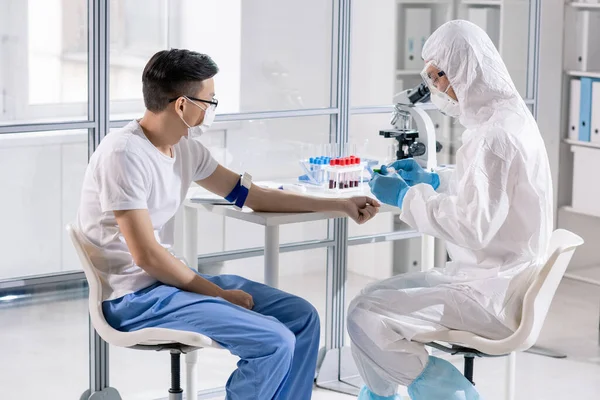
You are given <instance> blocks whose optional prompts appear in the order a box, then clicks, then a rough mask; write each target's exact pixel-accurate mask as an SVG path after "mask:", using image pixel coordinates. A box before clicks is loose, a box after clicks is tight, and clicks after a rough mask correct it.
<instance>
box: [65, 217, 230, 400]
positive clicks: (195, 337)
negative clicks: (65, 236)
mask: <svg viewBox="0 0 600 400" xmlns="http://www.w3.org/2000/svg"><path fill="white" fill-rule="evenodd" d="M67 231H68V232H69V236H70V237H71V240H72V241H73V245H74V246H75V250H76V251H77V255H78V256H79V260H80V261H81V265H82V267H83V271H84V272H85V277H86V279H87V282H88V286H89V311H90V319H91V321H92V325H93V326H94V328H95V329H96V332H98V335H100V337H101V338H102V339H104V341H106V342H107V343H109V344H111V345H113V346H118V347H128V348H131V349H137V350H154V351H169V352H170V353H171V388H170V389H169V400H181V399H183V390H182V389H181V385H180V381H181V377H180V354H185V355H186V357H185V361H186V366H187V368H186V372H187V373H186V378H187V379H186V397H187V398H188V399H195V398H196V396H197V393H198V389H197V383H196V380H197V379H198V369H197V360H198V352H197V350H198V349H201V348H203V347H215V348H221V347H220V346H219V345H218V344H217V343H216V342H214V341H213V340H212V339H210V338H208V337H206V336H204V335H200V334H198V333H194V332H186V331H179V330H173V329H164V328H145V329H140V330H137V331H134V332H120V331H118V330H116V329H113V328H112V327H111V326H110V325H109V324H108V322H106V319H104V314H103V313H102V284H101V281H100V277H99V276H98V273H97V272H96V270H95V269H94V267H93V265H92V262H91V260H90V257H89V256H88V253H87V251H86V249H85V247H84V245H83V241H82V240H81V238H80V233H79V232H78V231H77V229H76V228H75V227H74V226H72V225H67ZM92 395H93V393H92ZM100 398H104V397H100Z"/></svg>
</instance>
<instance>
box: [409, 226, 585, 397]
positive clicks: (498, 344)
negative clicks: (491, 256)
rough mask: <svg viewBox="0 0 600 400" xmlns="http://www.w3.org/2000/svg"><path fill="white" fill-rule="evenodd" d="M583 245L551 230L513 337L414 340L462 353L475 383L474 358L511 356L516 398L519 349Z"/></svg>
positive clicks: (510, 384) (440, 335)
mask: <svg viewBox="0 0 600 400" xmlns="http://www.w3.org/2000/svg"><path fill="white" fill-rule="evenodd" d="M582 244H583V239H582V238H580V237H579V236H577V235H575V234H574V233H572V232H569V231H567V230H564V229H558V230H556V231H554V232H553V233H552V237H551V238H550V247H549V251H548V255H549V256H548V260H547V261H546V264H545V265H544V266H543V267H542V268H541V269H540V271H539V273H538V275H537V277H536V278H535V279H534V281H533V283H532V284H531V286H530V287H529V289H528V290H527V292H526V293H525V297H524V299H523V312H522V315H521V323H520V325H519V328H518V329H517V330H516V332H515V333H514V334H512V335H511V336H509V337H507V338H505V339H501V340H490V339H486V338H484V337H481V336H478V335H476V334H474V333H471V332H465V331H445V332H434V333H427V334H420V335H417V336H416V337H415V338H414V339H413V340H415V341H418V342H421V343H426V344H427V345H428V346H431V347H433V348H436V349H438V350H442V351H444V352H447V353H450V354H460V355H463V356H464V359H465V365H464V375H465V377H466V378H467V379H468V380H469V381H470V382H472V383H473V364H474V358H475V357H502V356H508V363H507V375H508V378H507V381H506V399H507V400H513V399H514V396H515V369H516V364H515V361H516V352H518V351H525V350H527V349H529V348H530V347H531V346H533V345H534V344H535V342H536V341H537V339H538V337H539V335H540V331H541V330H542V326H543V325H544V320H545V319H546V315H547V314H548V309H549V308H550V303H551V302H552V298H553V297H554V294H555V293H556V289H557V288H558V285H559V284H560V281H561V280H562V278H563V275H564V274H565V271H566V269H567V266H568V265H569V262H570V261H571V257H573V253H574V252H575V249H576V248H577V247H578V246H580V245H582ZM440 342H444V343H447V344H448V345H449V346H446V345H443V344H440Z"/></svg>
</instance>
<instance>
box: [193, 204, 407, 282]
mask: <svg viewBox="0 0 600 400" xmlns="http://www.w3.org/2000/svg"><path fill="white" fill-rule="evenodd" d="M198 211H209V212H212V213H215V214H217V215H221V216H224V217H229V218H234V219H238V220H241V221H246V222H250V223H254V224H257V225H261V226H264V227H265V258H264V281H265V284H267V285H269V286H272V287H278V285H279V226H280V225H287V224H296V223H301V222H310V221H320V220H327V219H334V218H347V216H346V214H344V213H342V212H306V213H267V212H254V211H252V210H249V209H243V210H241V211H240V210H237V209H235V208H234V207H232V206H226V205H213V204H207V203H204V202H203V203H200V202H195V201H194V199H193V198H192V199H188V200H186V201H185V202H184V221H183V225H184V230H185V231H184V241H183V255H184V257H185V259H186V260H187V261H188V263H191V265H192V266H196V263H197V262H196V263H194V260H197V259H198V214H197V213H198ZM397 211H398V208H396V207H392V206H388V205H383V206H382V207H381V208H380V210H379V212H380V213H382V212H397Z"/></svg>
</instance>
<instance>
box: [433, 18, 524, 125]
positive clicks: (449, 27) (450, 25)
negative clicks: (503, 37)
mask: <svg viewBox="0 0 600 400" xmlns="http://www.w3.org/2000/svg"><path fill="white" fill-rule="evenodd" d="M422 57H423V59H424V60H425V61H426V62H429V61H433V63H434V64H435V65H436V66H437V67H438V68H439V69H441V70H442V71H444V72H445V73H446V76H447V77H448V80H449V81H450V85H451V86H452V88H453V89H454V92H455V93H456V97H457V98H458V103H459V106H460V111H461V114H460V123H461V124H462V125H463V126H465V127H466V128H474V127H476V126H479V125H482V124H484V123H486V122H487V121H489V120H490V119H491V118H492V116H493V115H494V113H495V111H497V110H499V109H501V108H503V106H508V107H518V108H522V107H524V106H525V103H524V102H523V100H522V99H521V96H520V94H519V92H518V91H517V89H516V87H515V85H514V83H513V81H512V79H511V77H510V74H509V73H508V70H507V69H506V65H505V64H504V61H502V58H501V57H500V54H499V53H498V50H496V47H495V46H494V43H492V41H491V39H490V38H489V36H488V35H487V34H486V33H485V31H484V30H482V29H481V28H479V27H478V26H477V25H475V24H473V23H471V22H468V21H462V20H455V21H450V22H447V23H445V24H444V25H442V26H441V27H439V28H438V29H437V30H436V31H435V32H434V33H433V34H432V35H431V36H430V37H429V39H428V40H427V41H426V42H425V45H424V46H423V53H422Z"/></svg>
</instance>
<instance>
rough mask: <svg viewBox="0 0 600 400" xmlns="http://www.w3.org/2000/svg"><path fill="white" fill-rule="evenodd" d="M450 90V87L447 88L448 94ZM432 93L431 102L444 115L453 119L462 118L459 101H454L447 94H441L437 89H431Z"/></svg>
mask: <svg viewBox="0 0 600 400" xmlns="http://www.w3.org/2000/svg"><path fill="white" fill-rule="evenodd" d="M448 89H450V86H448V87H447V88H446V92H447V91H448ZM429 90H430V91H431V102H432V103H433V104H434V105H435V106H436V107H437V108H438V109H439V110H440V112H441V113H442V114H444V115H447V116H449V117H452V118H458V117H460V106H459V105H458V101H456V100H454V99H453V98H452V97H450V96H449V95H448V93H446V92H441V91H439V90H437V89H436V88H435V87H431V88H429Z"/></svg>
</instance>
